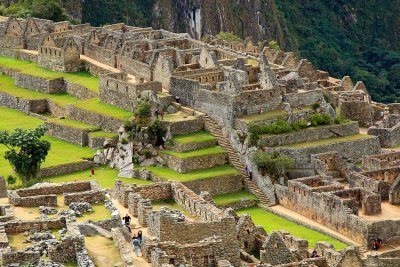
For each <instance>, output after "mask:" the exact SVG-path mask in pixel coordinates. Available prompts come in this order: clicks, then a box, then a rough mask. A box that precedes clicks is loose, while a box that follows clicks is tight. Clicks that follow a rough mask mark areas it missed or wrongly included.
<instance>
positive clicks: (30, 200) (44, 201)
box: [8, 191, 57, 207]
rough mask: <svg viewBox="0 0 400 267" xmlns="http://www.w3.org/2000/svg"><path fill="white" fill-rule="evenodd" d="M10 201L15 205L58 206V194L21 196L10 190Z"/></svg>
mask: <svg viewBox="0 0 400 267" xmlns="http://www.w3.org/2000/svg"><path fill="white" fill-rule="evenodd" d="M8 198H9V200H10V203H11V204H12V205H14V206H22V207H39V206H51V207H55V206H57V195H54V194H48V195H39V196H27V197H21V196H19V195H18V194H17V193H16V192H15V191H9V192H8Z"/></svg>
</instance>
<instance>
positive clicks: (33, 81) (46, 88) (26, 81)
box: [15, 73, 66, 94]
mask: <svg viewBox="0 0 400 267" xmlns="http://www.w3.org/2000/svg"><path fill="white" fill-rule="evenodd" d="M15 85H16V86H18V87H22V88H26V89H30V90H33V91H38V92H42V93H45V94H59V93H65V92H66V86H65V82H64V79H63V78H56V79H45V78H40V77H37V76H32V75H28V74H24V73H18V74H17V75H16V76H15Z"/></svg>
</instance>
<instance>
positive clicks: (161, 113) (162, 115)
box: [160, 110, 164, 120]
mask: <svg viewBox="0 0 400 267" xmlns="http://www.w3.org/2000/svg"><path fill="white" fill-rule="evenodd" d="M160 115H161V120H163V119H164V111H162V110H161V111H160Z"/></svg>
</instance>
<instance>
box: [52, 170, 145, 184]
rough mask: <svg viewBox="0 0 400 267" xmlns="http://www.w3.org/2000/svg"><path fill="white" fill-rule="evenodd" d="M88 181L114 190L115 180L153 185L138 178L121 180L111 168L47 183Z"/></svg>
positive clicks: (62, 177)
mask: <svg viewBox="0 0 400 267" xmlns="http://www.w3.org/2000/svg"><path fill="white" fill-rule="evenodd" d="M87 180H96V181H97V182H98V183H99V184H100V186H101V187H103V188H114V182H115V180H121V181H123V182H124V183H127V184H138V185H145V184H151V183H152V182H151V181H147V180H142V179H138V178H119V177H118V170H116V169H111V168H110V167H101V168H96V169H95V170H94V175H92V174H91V173H90V170H85V171H80V172H74V173H69V174H65V175H59V176H53V177H48V178H46V181H51V182H53V183H62V182H75V181H87Z"/></svg>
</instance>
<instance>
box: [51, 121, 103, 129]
mask: <svg viewBox="0 0 400 267" xmlns="http://www.w3.org/2000/svg"><path fill="white" fill-rule="evenodd" d="M47 121H48V122H51V123H55V124H58V125H62V126H66V127H69V128H74V129H79V130H87V131H97V130H100V128H99V127H97V126H93V125H90V124H86V123H83V122H80V121H75V120H70V119H56V118H50V119H48V120H47Z"/></svg>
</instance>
